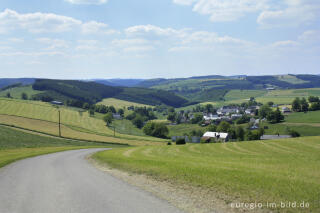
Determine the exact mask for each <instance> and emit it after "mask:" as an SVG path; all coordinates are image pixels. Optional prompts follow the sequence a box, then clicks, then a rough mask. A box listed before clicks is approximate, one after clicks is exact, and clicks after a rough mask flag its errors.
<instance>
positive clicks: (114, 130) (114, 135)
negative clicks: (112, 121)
mask: <svg viewBox="0 0 320 213" xmlns="http://www.w3.org/2000/svg"><path fill="white" fill-rule="evenodd" d="M113 137H116V127H115V125H113Z"/></svg>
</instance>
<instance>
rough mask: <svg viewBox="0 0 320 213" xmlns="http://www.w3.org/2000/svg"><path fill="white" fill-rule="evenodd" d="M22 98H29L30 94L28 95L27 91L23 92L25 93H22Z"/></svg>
mask: <svg viewBox="0 0 320 213" xmlns="http://www.w3.org/2000/svg"><path fill="white" fill-rule="evenodd" d="M21 99H23V100H28V95H27V93H25V92H23V93H22V94H21Z"/></svg>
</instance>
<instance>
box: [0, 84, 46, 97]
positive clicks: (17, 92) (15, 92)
mask: <svg viewBox="0 0 320 213" xmlns="http://www.w3.org/2000/svg"><path fill="white" fill-rule="evenodd" d="M8 92H9V93H10V95H11V97H13V98H17V99H21V94H22V93H26V94H27V95H28V97H29V98H31V97H32V95H36V94H39V93H41V92H42V91H37V90H33V89H32V86H31V85H29V86H21V87H14V88H11V89H7V90H4V91H0V97H5V96H6V95H7V93H8Z"/></svg>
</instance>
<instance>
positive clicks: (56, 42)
mask: <svg viewBox="0 0 320 213" xmlns="http://www.w3.org/2000/svg"><path fill="white" fill-rule="evenodd" d="M36 40H37V41H38V42H40V43H42V44H45V45H48V46H47V47H46V49H65V48H68V47H69V45H68V42H67V41H65V40H62V39H52V38H38V39H36Z"/></svg>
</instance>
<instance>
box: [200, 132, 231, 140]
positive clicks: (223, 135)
mask: <svg viewBox="0 0 320 213" xmlns="http://www.w3.org/2000/svg"><path fill="white" fill-rule="evenodd" d="M202 138H214V139H215V140H216V141H223V142H227V141H228V140H229V134H228V133H225V132H206V133H204V134H203V136H202Z"/></svg>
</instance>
